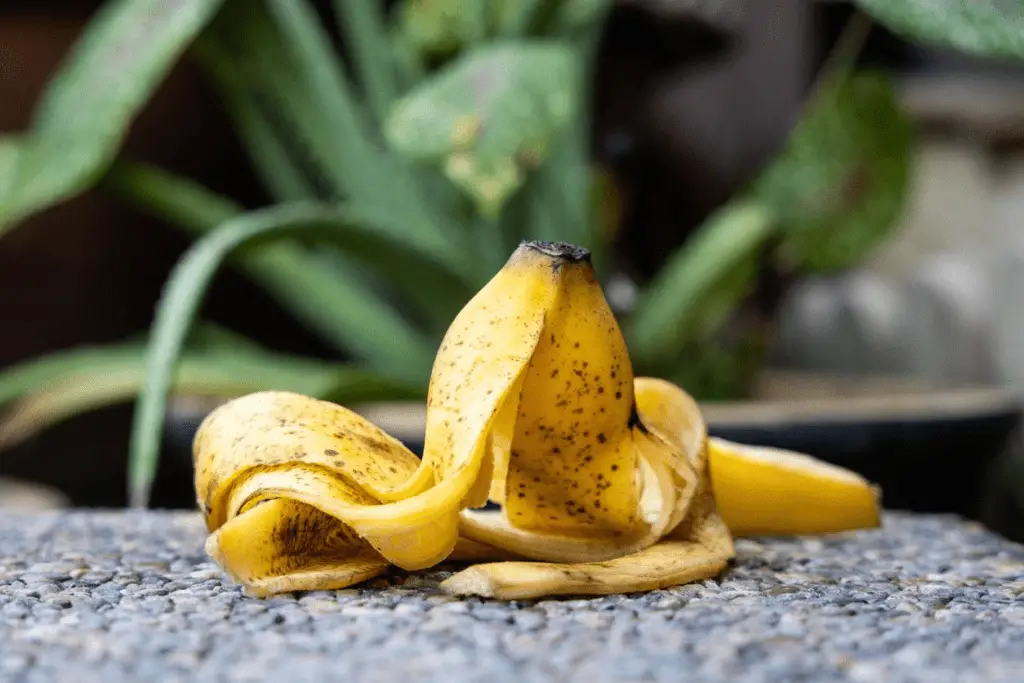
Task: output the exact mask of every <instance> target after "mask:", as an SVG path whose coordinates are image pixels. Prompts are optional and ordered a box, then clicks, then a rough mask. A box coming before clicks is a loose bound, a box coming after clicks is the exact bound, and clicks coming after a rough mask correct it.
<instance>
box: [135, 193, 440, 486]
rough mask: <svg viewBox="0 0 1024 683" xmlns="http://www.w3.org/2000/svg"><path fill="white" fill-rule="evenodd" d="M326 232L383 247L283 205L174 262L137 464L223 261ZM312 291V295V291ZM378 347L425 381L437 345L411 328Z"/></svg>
mask: <svg viewBox="0 0 1024 683" xmlns="http://www.w3.org/2000/svg"><path fill="white" fill-rule="evenodd" d="M310 232H314V233H321V234H325V233H326V234H328V235H329V236H330V237H331V238H332V239H333V240H334V241H336V242H337V241H344V242H346V243H347V245H348V246H350V247H351V248H352V249H353V250H358V249H370V250H373V249H380V245H379V244H375V243H374V240H373V237H374V235H373V234H372V233H367V231H365V230H362V229H361V228H360V225H359V223H358V221H351V220H350V218H349V216H348V215H347V214H344V213H342V212H340V211H337V210H326V209H324V208H322V207H318V206H311V205H295V206H282V207H276V208H272V209H266V210H263V211H255V212H252V213H249V214H246V215H243V216H239V217H238V218H235V219H232V220H230V221H227V222H226V223H224V224H222V225H221V226H219V227H218V228H216V229H214V230H212V231H211V232H209V233H207V234H206V235H204V236H203V237H202V238H200V239H199V240H198V241H197V242H196V243H195V244H194V245H193V246H192V247H191V248H190V249H189V251H188V252H186V253H185V255H184V256H183V257H182V259H181V260H180V261H179V262H178V264H177V265H176V266H175V268H174V271H173V272H172V273H171V276H170V278H169V279H168V281H167V285H166V287H165V290H164V294H163V296H162V297H161V299H160V302H159V303H158V305H157V310H156V316H155V320H154V323H153V331H152V338H151V340H150V346H149V351H148V357H147V363H146V379H145V383H144V385H143V388H142V391H141V392H140V394H139V398H138V401H137V402H136V408H135V420H134V422H133V424H132V434H131V443H130V458H131V461H132V462H133V463H135V466H136V469H137V471H138V468H141V467H142V466H143V465H142V464H144V463H152V462H155V460H156V458H157V453H158V450H159V436H160V429H161V426H162V425H163V422H164V416H165V413H166V401H167V395H168V392H169V391H170V388H171V386H172V383H173V377H174V371H175V368H176V365H177V362H178V359H179V356H180V354H181V350H182V348H183V346H184V343H185V339H186V336H187V334H188V331H189V329H190V327H191V325H192V322H193V320H194V318H195V316H196V313H197V311H198V308H199V304H200V302H201V300H202V297H203V295H204V294H205V292H206V289H207V288H208V286H209V284H210V281H211V280H212V279H213V276H214V274H215V273H216V272H217V269H218V268H219V267H220V264H221V263H222V262H223V261H224V260H225V259H226V258H228V257H229V256H230V255H231V254H232V253H233V252H235V251H236V250H238V249H240V248H242V247H247V248H249V249H251V248H252V247H253V246H255V245H257V244H258V243H260V242H267V241H270V240H274V239H280V238H281V237H283V236H288V237H295V236H297V235H299V234H301V233H310ZM310 294H311V295H312V294H313V293H312V292H310ZM377 344H378V345H379V346H382V347H384V346H390V347H392V349H399V350H400V353H397V352H396V353H395V355H396V358H397V360H396V365H395V367H392V368H389V369H388V370H389V371H390V372H389V373H388V374H389V376H390V377H393V378H395V379H397V380H401V381H408V382H410V383H414V382H417V381H418V382H419V383H420V385H421V386H425V385H426V381H425V377H426V375H429V372H430V367H431V364H432V348H431V347H430V346H428V345H425V344H423V343H422V341H421V340H418V339H415V338H413V337H412V336H411V335H410V334H409V333H406V334H404V335H400V336H397V337H395V338H381V339H378V340H377ZM148 484H149V482H147V481H145V480H143V479H141V478H140V479H135V480H133V482H132V493H133V500H134V501H136V502H139V501H142V502H144V501H145V500H146V498H147V496H148Z"/></svg>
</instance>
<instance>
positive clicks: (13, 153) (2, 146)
mask: <svg viewBox="0 0 1024 683" xmlns="http://www.w3.org/2000/svg"><path fill="white" fill-rule="evenodd" d="M21 148H22V142H21V140H19V139H17V138H8V137H0V206H3V204H4V195H5V194H6V193H7V191H8V189H9V188H10V186H11V183H12V182H13V180H14V172H15V170H16V169H17V166H18V158H19V157H20V156H21Z"/></svg>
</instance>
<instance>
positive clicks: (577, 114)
mask: <svg viewBox="0 0 1024 683" xmlns="http://www.w3.org/2000/svg"><path fill="white" fill-rule="evenodd" d="M612 1H613V0H493V1H491V2H487V3H481V2H479V1H478V0H431V1H427V0H404V1H403V2H398V3H397V5H396V7H395V9H394V11H393V12H392V13H391V14H390V15H388V14H386V13H385V12H384V10H383V8H382V3H381V2H378V1H377V0H335V2H334V3H333V9H334V12H333V15H334V19H335V20H336V22H337V30H338V33H339V35H340V37H341V39H342V42H343V44H344V46H345V51H344V55H345V58H343V57H342V53H340V52H339V51H338V50H336V49H335V47H334V44H333V42H332V36H331V32H330V31H329V30H328V27H327V25H325V24H324V23H322V19H321V17H320V15H319V14H317V13H316V12H315V11H314V8H313V7H312V6H311V4H310V2H309V1H308V0H247V1H246V2H242V1H241V0H177V1H176V2H174V3H167V2H164V1H163V0H108V2H107V3H106V4H105V5H104V7H103V9H102V10H101V11H100V12H99V13H98V14H97V15H96V17H95V18H94V20H93V21H92V22H91V23H90V24H89V25H88V27H87V28H86V30H85V32H84V35H83V36H82V37H81V39H80V40H79V41H78V44H77V46H76V47H75V48H74V49H73V50H72V51H71V54H70V55H69V56H68V58H67V59H66V60H65V62H64V64H63V65H62V66H61V67H60V70H59V72H58V73H57V74H56V75H55V77H54V78H53V80H52V81H51V83H50V85H49V87H48V89H47V91H46V93H45V95H44V97H43V99H42V102H41V103H40V105H39V107H38V110H37V113H36V117H35V120H34V122H33V125H32V127H31V129H30V130H28V131H26V132H25V133H24V134H23V135H21V136H20V137H14V138H7V139H3V140H0V179H2V181H0V232H2V231H3V230H5V229H11V228H13V227H14V226H15V225H17V224H18V222H19V221H21V220H22V219H24V218H25V217H27V216H29V215H31V214H32V213H34V212H36V211H39V210H41V209H44V208H45V207H46V206H49V205H51V204H53V203H55V202H58V201H61V200H64V199H67V198H69V197H72V196H74V195H76V194H78V193H81V192H83V191H85V190H86V189H88V188H90V187H92V186H94V185H99V186H101V187H103V188H105V189H106V190H108V191H111V192H113V193H114V194H116V195H117V196H119V197H121V198H122V199H123V200H125V201H127V202H129V203H131V204H132V205H135V206H137V207H140V208H142V209H144V210H146V211H148V212H151V213H153V214H155V215H157V216H160V217H162V218H164V219H166V220H167V221H168V222H170V223H172V224H175V225H178V226H180V227H181V228H182V229H184V230H186V231H188V232H189V233H191V234H192V235H193V236H194V237H195V243H194V245H193V246H192V248H191V249H190V250H189V251H188V253H186V255H185V256H184V257H183V259H182V260H181V262H180V263H179V264H178V266H177V267H176V268H175V269H174V271H173V273H172V274H171V275H170V277H169V280H168V282H167V285H166V288H165V291H164V294H163V296H162V298H161V300H160V302H159V304H158V306H157V311H156V317H155V322H154V325H153V327H152V330H151V332H150V336H149V340H148V342H147V343H145V344H143V343H140V342H138V341H135V340H132V341H128V342H126V343H125V344H124V345H122V346H117V347H111V348H106V349H84V350H82V349H79V350H72V351H68V352H65V353H58V354H53V355H50V356H47V357H45V358H42V359H38V360H35V361H31V362H28V363H25V364H23V365H20V366H16V367H14V368H11V369H8V370H6V371H5V372H4V373H2V374H0V405H5V406H6V413H5V418H4V420H3V421H2V422H0V433H2V434H4V435H7V436H6V437H5V438H6V441H7V442H8V443H10V442H13V441H15V440H19V439H22V438H24V437H26V436H27V435H29V434H31V433H33V432H34V431H37V430H39V429H42V428H44V427H46V426H49V425H51V424H53V423H54V422H56V421H58V420H60V419H63V418H65V417H68V416H71V415H73V414H76V413H79V412H82V411H85V410H88V409H91V408H95V407H98V406H101V405H107V404H110V403H113V402H117V401H123V400H125V399H129V398H130V397H132V396H135V397H136V412H135V420H134V424H133V430H132V440H131V454H130V456H131V457H130V470H131V471H130V493H131V498H132V501H133V502H134V503H135V504H139V505H144V504H146V502H147V500H148V495H149V489H150V486H151V484H152V481H153V478H154V476H155V472H156V465H157V458H158V455H159V446H160V435H161V433H162V428H163V423H164V420H165V412H166V404H167V399H168V396H169V395H171V394H175V393H178V394H199V395H212V396H218V397H225V398H226V397H230V396H234V395H239V394H242V393H246V392H249V391H255V390H259V389H266V388H277V389H292V390H296V391H301V392H303V393H306V394H310V395H314V396H319V397H325V398H330V399H332V400H336V401H342V402H353V401H360V400H371V399H384V400H386V399H399V398H402V399H404V398H408V397H419V396H423V395H424V394H425V392H426V387H427V381H428V378H429V375H430V370H431V362H432V358H433V355H434V352H435V350H436V346H437V344H438V343H439V341H440V338H441V336H442V335H443V333H444V330H445V329H446V327H447V325H448V323H449V322H450V320H451V319H452V317H453V316H454V315H455V313H456V312H457V311H458V310H459V308H460V307H461V306H462V305H463V304H464V303H465V302H466V301H467V300H468V299H469V298H470V297H471V296H472V294H473V293H474V292H475V291H476V290H477V289H478V288H479V287H480V286H482V285H483V284H484V283H485V282H486V281H487V280H488V279H489V278H490V277H491V276H492V275H493V273H494V272H495V271H496V270H497V269H498V268H500V266H501V265H502V263H503V262H504V260H505V258H506V257H507V255H508V254H509V253H510V252H511V250H512V249H513V248H514V246H515V245H516V244H517V243H518V242H519V241H520V240H522V239H524V238H532V239H547V240H561V241H567V242H573V243H577V244H581V245H584V246H587V247H589V248H590V249H591V251H592V252H593V253H594V257H595V263H596V264H597V266H598V270H599V274H601V275H602V276H605V275H607V274H608V273H609V272H610V271H611V270H612V268H613V267H614V264H613V263H612V259H611V258H610V254H609V246H610V245H609V243H608V242H609V231H608V226H607V223H608V220H609V218H608V216H607V215H605V214H604V213H602V210H601V209H600V207H602V206H606V205H608V204H609V202H594V201H593V194H594V190H595V188H598V189H600V188H602V187H606V185H605V184H602V183H606V179H605V178H604V177H603V176H602V175H601V174H600V173H599V171H598V170H597V169H595V168H594V167H593V166H592V165H591V163H590V161H589V158H588V153H589V149H588V145H589V139H590V121H589V118H590V111H589V101H590V89H591V82H592V80H593V73H592V71H593V68H594V62H595V52H596V46H597V42H598V40H599V37H600V35H601V31H602V27H603V25H604V23H605V21H606V18H607V16H608V14H609V11H610V9H611V4H612ZM864 4H865V5H881V4H883V3H877V2H865V3H864ZM912 4H915V3H912ZM916 4H917V5H921V4H925V3H923V2H922V0H918V2H916ZM880 12H881V10H880ZM186 51H187V52H186ZM854 52H855V50H854ZM183 54H188V55H189V56H191V57H193V58H195V59H196V60H198V62H199V63H201V64H202V65H203V67H204V68H205V70H206V73H208V75H209V77H210V78H211V80H212V82H213V83H214V84H215V85H216V88H217V89H218V91H219V94H220V96H221V98H222V99H223V102H224V103H225V106H226V108H227V110H228V112H229V115H230V116H231V118H232V120H233V124H234V126H235V127H236V129H237V132H238V135H239V137H240V139H241V140H242V142H243V144H244V147H245V149H246V151H247V153H248V155H249V158H250V159H251V162H252V164H253V167H254V168H255V170H256V172H257V173H258V175H259V177H260V178H261V179H262V182H263V183H264V184H265V186H266V188H267V190H268V193H269V194H270V195H271V196H272V197H273V204H272V205H271V206H267V207H261V208H257V209H255V210H247V209H244V208H242V207H240V206H238V205H237V204H235V203H234V202H233V201H231V200H230V199H227V198H224V197H221V196H217V195H216V194H214V193H212V192H211V191H209V190H207V189H205V188H203V187H201V186H199V185H197V184H195V183H193V182H191V181H189V180H188V179H185V178H181V177H176V176H174V175H172V174H170V173H168V172H166V171H164V170H161V169H159V168H154V167H152V166H148V165H144V164H138V163H132V162H130V161H128V160H126V159H123V158H121V157H120V156H119V149H120V144H121V141H122V140H123V138H124V136H125V133H126V131H127V129H128V127H129V125H130V124H131V121H132V120H133V117H134V116H135V115H136V113H137V112H138V111H139V109H140V108H141V107H142V106H143V104H144V103H145V102H146V101H147V99H148V98H149V97H150V96H151V95H152V93H153V91H154V90H155V89H156V88H157V87H158V86H159V83H160V82H161V80H162V78H163V76H164V75H165V74H166V73H167V71H168V70H169V69H170V68H171V67H172V66H173V64H174V63H175V62H176V61H177V60H178V59H179V58H180V57H181V56H182V55H183ZM848 56H849V55H848ZM851 64H852V59H847V60H846V61H845V63H843V64H841V65H840V67H841V68H832V69H831V70H830V72H829V78H828V79H827V82H824V85H823V86H822V87H821V88H819V89H818V90H817V91H816V93H815V96H814V98H813V99H812V101H811V102H810V103H809V104H808V107H807V111H806V113H805V116H804V117H803V120H802V121H801V122H799V124H798V125H797V126H796V129H795V130H794V131H793V134H792V136H791V138H790V140H789V143H788V145H787V146H786V148H785V150H784V151H783V152H782V154H781V155H780V157H779V159H778V160H777V161H776V162H775V163H774V164H773V165H771V166H770V167H769V168H768V169H766V170H765V172H764V174H763V176H762V177H761V178H760V179H758V180H757V181H756V182H754V183H753V184H752V185H751V186H750V187H749V188H747V189H746V190H745V191H743V192H741V193H740V194H739V196H737V197H736V199H735V200H734V201H733V202H731V203H729V204H727V205H725V206H723V207H721V209H720V210H719V211H718V212H717V213H716V214H715V215H714V216H712V217H711V218H710V219H709V220H708V221H707V223H706V224H705V225H704V226H702V227H701V228H700V229H699V231H698V232H697V234H695V235H694V236H693V237H692V238H691V239H690V240H688V242H687V243H686V244H685V245H684V246H683V247H682V248H681V249H680V250H679V251H678V252H676V253H674V254H671V255H669V256H668V258H667V260H666V262H665V264H664V267H663V268H662V269H661V271H660V272H659V273H658V274H657V275H656V277H655V278H654V279H653V281H651V282H650V283H648V284H647V285H646V286H644V287H643V288H642V291H641V293H640V296H639V299H638V301H637V303H636V305H635V308H634V309H633V310H632V311H631V312H628V313H626V314H624V316H623V317H624V321H623V322H624V329H625V331H626V334H627V337H628V341H629V343H630V348H631V349H632V350H633V353H634V362H635V365H636V368H637V370H638V372H640V373H645V374H661V375H665V376H669V377H673V378H677V379H680V380H681V381H683V382H684V383H686V385H687V386H688V388H689V389H690V390H691V391H693V392H694V393H695V394H696V395H697V396H698V397H704V398H709V397H710V398H715V397H722V396H732V397H735V396H737V395H741V394H742V391H743V389H744V387H745V386H746V379H747V378H749V376H750V375H751V373H752V372H753V371H754V370H756V368H757V365H758V363H759V360H760V352H761V350H762V348H763V343H762V341H763V340H762V339H761V337H760V335H763V330H759V329H754V330H753V332H751V331H750V330H747V331H746V332H743V333H742V334H741V335H740V338H739V340H738V341H735V343H732V342H728V339H729V338H731V337H735V336H736V335H735V330H731V331H730V329H731V328H730V321H731V320H733V319H734V318H735V315H734V314H735V312H736V311H737V310H738V309H739V307H740V306H741V304H742V302H744V301H745V300H746V299H747V298H748V297H750V296H751V293H752V292H753V291H754V289H755V287H756V284H757V278H758V273H759V270H760V269H761V268H762V267H763V266H764V264H765V263H769V262H777V263H781V264H784V266H785V267H786V268H787V269H788V270H789V271H791V272H794V273H799V272H801V271H811V270H813V271H823V270H834V269H838V268H844V267H848V266H850V265H852V264H854V263H856V262H857V261H858V260H859V259H861V258H863V256H864V255H865V254H866V253H868V252H869V251H870V250H871V248H873V247H874V246H875V245H877V244H878V243H879V242H880V241H881V240H882V239H883V238H884V237H885V236H886V235H887V234H888V232H889V231H890V230H891V229H892V228H893V226H894V225H895V223H896V221H897V219H898V216H899V212H900V209H901V205H902V203H903V197H904V195H905V190H906V186H907V180H908V171H907V169H908V157H909V153H910V147H911V131H910V128H909V126H908V125H907V123H906V121H905V120H904V119H903V118H902V116H901V113H900V110H899V108H898V106H897V105H896V101H895V97H894V93H893V89H892V87H891V85H890V83H889V82H888V80H887V79H886V78H885V77H884V76H882V75H880V74H868V73H854V72H852V70H851V69H850V65H851ZM610 204H614V202H610ZM595 207H597V208H595ZM223 263H230V264H231V265H233V266H234V267H237V268H239V269H241V270H242V271H243V272H244V273H246V274H247V275H248V276H249V277H250V278H251V279H252V280H253V281H255V282H257V283H258V284H260V285H261V286H262V287H264V288H265V289H266V291H267V292H268V293H269V294H270V295H271V296H273V297H274V298H276V300H277V301H278V302H280V303H281V304H282V305H283V306H284V307H285V308H286V309H287V310H288V311H290V312H291V313H292V314H293V316H294V318H295V320H296V323H297V324H301V325H303V326H305V327H307V328H309V329H310V330H312V331H314V332H315V333H317V334H318V335H320V337H322V338H323V339H324V340H325V341H327V342H328V343H329V344H331V345H332V346H333V347H334V348H335V349H336V350H337V351H338V354H339V356H341V357H343V358H345V359H346V360H345V361H344V363H342V364H340V365H334V364H330V363H322V362H319V361H314V360H310V359H301V358H289V357H283V356H281V355H280V354H277V353H274V352H271V351H268V350H265V349H261V348H257V347H255V345H254V344H253V343H252V342H250V341H249V340H245V339H241V338H239V337H238V336H237V335H234V334H225V333H222V332H217V333H216V334H213V335H212V337H213V338H214V339H213V341H211V333H210V330H209V327H208V326H204V325H202V324H200V325H198V326H197V324H196V320H195V318H196V315H197V310H198V309H199V305H200V302H201V300H202V298H203V296H204V294H205V292H206V289H207V287H208V285H209V282H210V281H211V279H212V277H213V275H214V273H215V272H216V271H217V269H218V268H220V267H221V265H222V264H223ZM727 332H728V333H729V334H726V333H727ZM200 333H201V334H200ZM729 335H731V337H730V336H729ZM730 344H731V345H730ZM723 378H724V381H723ZM3 445H4V444H3V442H0V447H2V446H3Z"/></svg>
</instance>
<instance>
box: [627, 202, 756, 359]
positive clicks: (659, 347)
mask: <svg viewBox="0 0 1024 683" xmlns="http://www.w3.org/2000/svg"><path fill="white" fill-rule="evenodd" d="M772 229H773V224H772V215H771V213H770V212H769V211H767V210H766V209H765V208H764V207H763V206H760V205H758V204H756V203H751V202H733V203H730V204H727V205H726V206H724V207H723V208H721V209H719V211H718V212H716V213H715V214H714V215H712V216H711V217H710V218H709V219H708V220H707V221H706V222H705V223H704V225H702V226H701V227H700V228H699V229H698V231H697V232H696V233H695V234H694V235H692V236H691V237H690V239H689V240H688V241H687V242H686V244H684V245H683V246H682V247H681V248H680V249H678V250H677V251H676V252H675V253H673V254H672V255H671V256H669V258H668V260H667V261H666V263H665V265H664V266H662V268H661V270H660V271H659V272H658V274H657V275H656V276H655V278H654V280H653V281H652V282H651V284H650V285H649V286H648V287H647V289H646V291H645V292H644V294H643V296H642V298H641V299H640V301H639V302H638V304H637V307H636V308H635V309H634V310H633V312H632V313H631V314H630V317H629V319H628V320H627V326H626V333H627V339H628V341H629V350H630V355H631V356H632V357H633V359H634V363H635V364H636V365H637V366H638V367H643V368H645V370H644V371H645V372H647V371H649V370H651V369H657V368H662V367H665V366H666V365H667V364H669V363H672V362H673V360H674V359H675V358H676V357H677V356H678V354H679V353H680V351H681V350H682V349H683V348H684V347H685V346H686V345H687V344H689V343H691V342H692V341H693V340H695V339H698V338H701V337H704V336H705V335H706V334H707V332H708V330H709V329H710V328H713V327H714V325H715V323H716V321H717V320H720V319H721V316H722V304H721V301H722V297H723V296H726V295H730V296H731V295H737V293H738V292H742V291H744V288H743V287H742V286H740V285H742V284H743V283H744V282H747V281H748V278H749V266H750V260H751V258H753V257H754V255H756V254H757V253H758V252H759V251H760V250H761V249H763V248H764V246H765V245H766V243H767V240H768V239H769V238H770V237H771V235H772Z"/></svg>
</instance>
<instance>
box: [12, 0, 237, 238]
mask: <svg viewBox="0 0 1024 683" xmlns="http://www.w3.org/2000/svg"><path fill="white" fill-rule="evenodd" d="M221 2H222V0H173V1H168V0H109V1H108V2H107V3H106V4H104V5H103V7H102V8H101V9H100V10H99V11H98V12H97V14H96V16H95V18H94V19H93V20H92V21H90V23H89V25H88V26H87V27H86V29H85V32H84V33H83V35H82V36H81V38H80V39H79V40H78V42H77V43H76V44H75V46H74V47H73V48H72V51H71V53H70V55H69V56H68V57H67V58H66V59H65V60H64V63H63V65H62V66H61V68H60V71H59V72H58V74H57V75H56V76H55V77H54V78H53V80H52V81H51V82H50V84H49V85H48V86H47V89H46V91H45V92H44V94H43V98H42V101H41V103H40V104H39V106H38V107H37V109H36V113H35V118H34V121H33V124H32V129H31V131H30V133H29V135H28V136H26V138H25V139H24V147H23V151H22V154H21V155H20V158H19V161H18V164H17V170H16V172H15V173H14V177H13V180H12V181H11V182H10V185H9V190H8V192H7V193H5V194H6V196H2V195H0V200H2V204H0V232H2V231H3V229H4V227H5V226H6V227H8V228H9V227H10V226H12V225H13V224H14V223H15V222H16V221H18V220H20V219H22V218H24V217H25V216H27V215H29V214H31V213H33V212H35V211H39V210H41V209H43V208H45V207H47V206H49V205H51V204H53V203H56V202H59V201H62V200H64V199H67V198H69V197H72V196H74V195H75V194H77V193H79V192H81V191H82V190H84V189H85V188H86V187H88V186H89V184H90V183H92V182H93V181H94V180H95V178H96V177H97V176H98V175H99V174H100V173H102V172H103V170H104V169H105V168H106V166H107V165H108V164H109V163H110V162H111V161H112V159H113V158H114V156H115V154H116V153H117V150H118V148H119V147H120V145H121V142H122V140H123V138H124V136H125V134H126V133H127V130H128V126H129V124H130V123H131V120H132V119H133V118H134V116H135V115H136V113H137V112H138V111H139V109H141V107H142V106H143V105H144V104H145V103H146V101H147V100H148V99H149V97H150V96H151V95H152V93H153V91H154V90H155V89H156V88H157V86H158V85H159V84H160V83H161V82H162V81H163V79H164V77H165V76H166V74H167V72H168V71H169V70H170V68H171V67H172V66H173V65H174V63H175V62H176V61H177V60H178V58H179V56H180V55H181V53H182V52H183V51H184V50H185V48H186V47H187V46H188V45H189V43H190V42H192V39H193V38H194V37H195V36H196V34H198V33H199V31H201V30H202V29H203V27H204V26H205V25H206V23H207V22H208V21H209V20H210V19H211V18H212V17H213V15H214V13H215V12H216V11H217V9H218V8H219V7H220V5H221Z"/></svg>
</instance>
